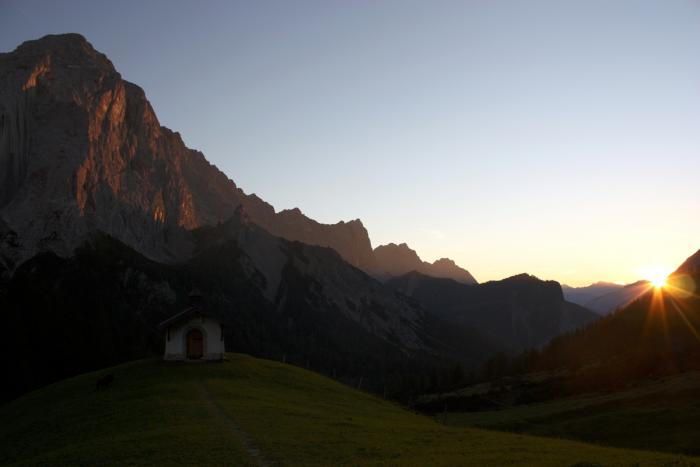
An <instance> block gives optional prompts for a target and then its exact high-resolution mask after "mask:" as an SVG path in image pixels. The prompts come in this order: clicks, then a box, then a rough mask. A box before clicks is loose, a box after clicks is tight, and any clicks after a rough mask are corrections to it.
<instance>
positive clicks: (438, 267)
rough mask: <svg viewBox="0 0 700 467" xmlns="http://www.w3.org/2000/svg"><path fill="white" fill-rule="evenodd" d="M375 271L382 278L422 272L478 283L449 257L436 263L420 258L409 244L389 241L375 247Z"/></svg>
mask: <svg viewBox="0 0 700 467" xmlns="http://www.w3.org/2000/svg"><path fill="white" fill-rule="evenodd" d="M374 257H375V264H376V267H375V273H376V275H377V276H378V277H380V278H389V277H397V276H401V275H403V274H406V273H409V272H413V271H416V272H420V273H422V274H425V275H427V276H431V277H440V278H445V279H452V280H455V281H457V282H462V283H464V284H476V279H474V277H473V276H472V275H471V274H470V273H469V271H467V270H466V269H463V268H461V267H459V266H457V265H456V264H455V262H454V261H452V260H451V259H449V258H442V259H439V260H437V261H435V262H434V263H432V264H431V263H428V262H427V261H423V260H421V259H420V257H419V256H418V254H417V253H416V252H415V251H414V250H412V249H411V248H410V247H409V246H408V245H407V244H405V243H402V244H400V245H397V244H395V243H388V244H386V245H380V246H378V247H377V248H375V249H374Z"/></svg>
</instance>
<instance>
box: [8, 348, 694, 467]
mask: <svg viewBox="0 0 700 467" xmlns="http://www.w3.org/2000/svg"><path fill="white" fill-rule="evenodd" d="M106 373H113V374H114V375H115V377H116V380H115V382H114V384H113V385H112V386H111V387H109V388H108V389H106V390H101V391H95V390H94V385H95V381H96V380H97V378H99V377H100V376H101V375H104V374H106ZM251 442H252V443H253V445H254V453H255V452H257V451H256V450H257V449H258V448H259V450H260V452H261V453H262V456H263V457H264V459H263V458H259V457H255V456H254V455H251V453H250V451H251ZM261 460H270V461H273V462H276V463H277V464H279V465H292V466H311V465H409V466H410V465H414V466H426V465H450V466H452V465H478V466H482V465H483V466H488V465H498V466H503V465H538V466H560V465H561V466H573V465H579V466H583V465H606V466H607V465H630V466H632V465H640V466H643V465H659V466H662V465H669V466H670V465H673V466H689V465H700V461H699V460H698V459H693V458H689V457H683V456H679V455H670V454H660V453H655V452H644V451H632V450H624V449H615V448H604V447H598V446H593V445H588V444H584V443H580V442H574V441H565V440H557V439H548V438H541V437H534V436H527V435H520V434H509V433H500V432H495V431H488V430H483V429H476V428H469V427H455V426H444V425H440V424H439V423H437V422H436V421H434V420H432V419H430V418H428V417H424V416H421V415H417V414H414V413H412V412H409V411H407V410H405V409H403V408H401V407H399V406H397V405H394V404H392V403H390V402H387V401H383V400H381V399H378V398H376V397H374V396H371V395H368V394H365V393H362V392H359V391H355V390H353V389H351V388H348V387H346V386H343V385H342V384H339V383H337V382H335V381H333V380H330V379H328V378H325V377H323V376H320V375H318V374H315V373H313V372H309V371H306V370H303V369H300V368H296V367H292V366H289V365H283V364H281V363H277V362H272V361H267V360H259V359H254V358H252V357H248V356H245V355H237V354H232V355H229V361H227V362H225V363H222V364H213V363H212V364H168V363H163V362H160V361H156V360H143V361H137V362H132V363H129V364H125V365H121V366H118V367H114V368H111V369H108V370H104V371H101V372H96V373H91V374H86V375H82V376H79V377H76V378H72V379H69V380H66V381H63V382H60V383H57V384H54V385H51V386H48V387H46V388H43V389H41V390H38V391H35V392H33V393H31V394H28V395H26V396H24V397H22V398H20V399H18V400H16V401H13V402H11V403H9V404H7V405H4V406H2V407H0V463H1V464H5V465H61V464H63V465H66V464H70V465H146V464H147V465H153V464H158V465H173V464H199V465H201V464H216V465H254V464H255V463H256V462H259V461H261Z"/></svg>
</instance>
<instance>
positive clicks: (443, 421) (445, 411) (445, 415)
mask: <svg viewBox="0 0 700 467" xmlns="http://www.w3.org/2000/svg"><path fill="white" fill-rule="evenodd" d="M442 424H443V425H447V402H445V410H444V411H443V412H442Z"/></svg>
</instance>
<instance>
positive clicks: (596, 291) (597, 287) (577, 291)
mask: <svg viewBox="0 0 700 467" xmlns="http://www.w3.org/2000/svg"><path fill="white" fill-rule="evenodd" d="M622 287H623V286H622V285H620V284H613V283H612V282H602V281H601V282H595V283H593V284H591V285H587V286H585V287H571V286H568V285H566V284H562V286H561V290H562V292H564V298H565V299H566V300H567V301H569V302H571V303H576V304H577V305H584V304H585V303H587V302H590V301H591V300H593V299H595V298H598V297H600V296H601V295H605V294H607V293H610V292H614V291H616V290H619V289H621V288H622Z"/></svg>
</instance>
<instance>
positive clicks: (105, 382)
mask: <svg viewBox="0 0 700 467" xmlns="http://www.w3.org/2000/svg"><path fill="white" fill-rule="evenodd" d="M113 382H114V375H113V374H111V373H110V374H108V375H104V376H103V377H102V378H100V379H98V380H97V384H95V391H99V390H100V389H101V388H105V389H107V387H109V385H110V384H112V383H113Z"/></svg>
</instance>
